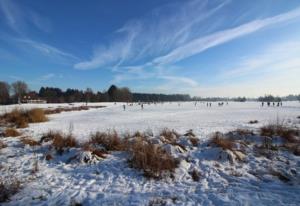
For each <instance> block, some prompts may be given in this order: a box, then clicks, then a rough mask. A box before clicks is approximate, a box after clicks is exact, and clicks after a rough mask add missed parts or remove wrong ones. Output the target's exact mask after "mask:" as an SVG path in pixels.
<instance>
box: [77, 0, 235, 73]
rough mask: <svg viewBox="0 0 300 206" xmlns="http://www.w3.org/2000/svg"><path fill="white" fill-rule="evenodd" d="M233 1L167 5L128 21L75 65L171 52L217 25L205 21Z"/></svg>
mask: <svg viewBox="0 0 300 206" xmlns="http://www.w3.org/2000/svg"><path fill="white" fill-rule="evenodd" d="M229 2H230V1H229V0H226V1H220V0H218V1H198V0H193V1H184V2H180V3H172V4H168V5H165V6H163V7H161V8H158V9H156V10H154V11H152V12H151V13H149V14H147V15H145V16H144V17H143V18H142V19H136V20H131V21H129V22H127V23H125V25H124V26H123V27H122V28H120V29H118V30H117V31H116V32H115V39H114V40H112V41H111V42H110V43H109V44H108V46H103V45H102V46H100V47H99V48H98V49H97V50H95V51H94V52H93V56H92V57H91V59H90V60H86V61H83V62H79V63H77V64H75V65H74V67H75V68H76V69H95V68H100V67H111V68H113V67H116V66H128V65H138V64H143V63H144V62H145V61H149V59H150V60H151V59H154V58H156V57H157V56H161V55H163V54H167V53H169V52H170V51H172V50H173V49H175V48H177V47H178V46H180V45H182V44H185V43H186V42H188V41H190V40H191V39H193V38H195V37H196V36H197V35H203V34H205V33H206V32H209V31H212V30H213V29H215V27H216V25H215V24H213V23H212V24H202V22H203V21H204V20H207V19H209V18H210V17H211V16H213V15H214V14H215V13H217V12H218V11H219V10H221V9H222V8H223V7H225V6H226V5H227V4H228V3H229ZM169 11H176V12H171V13H170V12H169Z"/></svg>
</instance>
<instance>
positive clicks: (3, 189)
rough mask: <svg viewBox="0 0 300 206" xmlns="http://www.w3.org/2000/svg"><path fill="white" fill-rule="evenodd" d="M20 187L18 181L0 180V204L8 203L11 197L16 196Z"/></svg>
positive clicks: (13, 179) (12, 179)
mask: <svg viewBox="0 0 300 206" xmlns="http://www.w3.org/2000/svg"><path fill="white" fill-rule="evenodd" d="M20 185H21V183H20V181H19V180H17V179H15V178H11V179H9V180H7V179H5V180H3V179H0V203H1V202H6V201H8V200H9V199H10V197H11V196H13V195H14V194H16V193H17V192H18V191H19V190H20Z"/></svg>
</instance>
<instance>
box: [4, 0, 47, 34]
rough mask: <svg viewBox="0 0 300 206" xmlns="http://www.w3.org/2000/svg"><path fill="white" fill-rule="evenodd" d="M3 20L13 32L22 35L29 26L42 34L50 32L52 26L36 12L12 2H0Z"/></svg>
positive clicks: (11, 0)
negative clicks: (42, 32)
mask: <svg viewBox="0 0 300 206" xmlns="http://www.w3.org/2000/svg"><path fill="white" fill-rule="evenodd" d="M1 13H2V16H3V18H2V19H3V20H6V23H7V25H8V26H9V27H10V28H11V29H12V30H14V31H15V32H17V33H19V34H22V35H24V33H26V30H27V28H28V27H29V26H33V27H34V28H37V29H39V30H41V31H44V32H50V31H51V30H52V25H51V22H50V20H49V19H47V18H46V17H43V16H42V15H40V14H39V13H37V12H36V11H33V10H31V9H29V8H25V7H24V6H22V5H20V4H18V3H16V2H15V1H14V0H1V1H0V15H1Z"/></svg>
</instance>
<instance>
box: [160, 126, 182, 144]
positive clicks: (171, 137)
mask: <svg viewBox="0 0 300 206" xmlns="http://www.w3.org/2000/svg"><path fill="white" fill-rule="evenodd" d="M160 136H161V137H163V138H164V139H163V142H164V143H169V144H174V143H175V142H176V141H177V139H178V138H179V136H180V135H179V134H178V133H177V132H176V131H175V130H170V129H167V128H164V129H163V130H162V131H161V132H160Z"/></svg>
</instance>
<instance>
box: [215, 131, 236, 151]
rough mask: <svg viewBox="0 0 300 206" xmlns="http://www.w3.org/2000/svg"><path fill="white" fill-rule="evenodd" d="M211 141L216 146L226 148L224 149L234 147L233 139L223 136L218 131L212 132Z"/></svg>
mask: <svg viewBox="0 0 300 206" xmlns="http://www.w3.org/2000/svg"><path fill="white" fill-rule="evenodd" d="M212 143H213V144H215V145H216V146H218V147H221V148H222V149H224V150H226V149H228V150H232V149H233V147H234V141H233V140H231V139H227V138H225V137H224V135H223V134H222V133H220V132H216V133H214V134H213V136H212Z"/></svg>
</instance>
